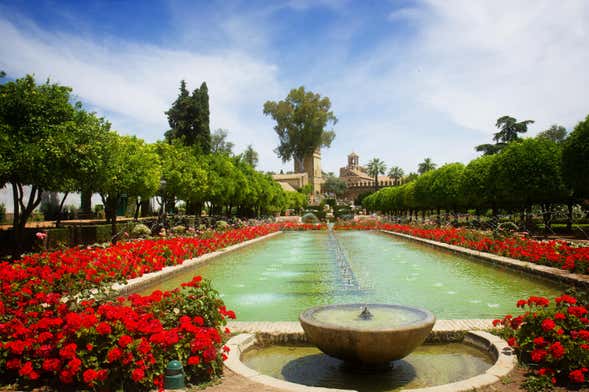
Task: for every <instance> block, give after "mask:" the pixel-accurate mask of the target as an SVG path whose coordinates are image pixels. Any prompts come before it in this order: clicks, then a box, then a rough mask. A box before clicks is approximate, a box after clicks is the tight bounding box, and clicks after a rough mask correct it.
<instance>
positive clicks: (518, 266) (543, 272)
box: [380, 230, 589, 289]
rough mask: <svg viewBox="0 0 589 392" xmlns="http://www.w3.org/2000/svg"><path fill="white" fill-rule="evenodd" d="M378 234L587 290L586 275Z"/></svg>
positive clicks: (451, 246)
mask: <svg viewBox="0 0 589 392" xmlns="http://www.w3.org/2000/svg"><path fill="white" fill-rule="evenodd" d="M380 232H382V233H386V234H390V235H393V236H397V237H400V238H404V239H408V240H411V241H415V242H419V243H422V244H426V245H429V246H432V247H434V248H440V249H443V250H447V251H450V252H453V253H460V254H463V255H466V256H470V257H473V258H476V259H478V260H482V261H484V262H487V263H491V264H496V265H500V266H503V267H506V268H509V269H511V270H516V271H521V272H526V273H528V274H531V275H535V276H538V277H540V278H543V279H547V280H550V281H553V282H556V283H560V284H566V285H573V286H576V287H578V288H583V289H589V276H588V275H581V274H574V273H572V272H569V271H565V270H563V269H560V268H555V267H549V266H546V265H541V264H534V263H531V262H529V261H521V260H516V259H512V258H510V257H505V256H499V255H495V254H492V253H487V252H481V251H478V250H473V249H468V248H463V247H461V246H457V245H451V244H446V243H444V242H438V241H434V240H429V239H426V238H420V237H415V236H412V235H409V234H404V233H397V232H395V231H390V230H380Z"/></svg>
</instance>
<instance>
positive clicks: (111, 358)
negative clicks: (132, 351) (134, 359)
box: [106, 347, 123, 363]
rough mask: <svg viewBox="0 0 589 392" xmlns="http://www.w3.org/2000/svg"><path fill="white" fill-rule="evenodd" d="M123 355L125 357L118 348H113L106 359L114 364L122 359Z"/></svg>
mask: <svg viewBox="0 0 589 392" xmlns="http://www.w3.org/2000/svg"><path fill="white" fill-rule="evenodd" d="M121 355H123V352H122V351H121V349H120V348H118V347H113V348H112V349H111V350H110V351H109V352H108V354H106V359H108V362H110V363H113V362H114V361H116V360H117V359H119V358H120V357H121Z"/></svg>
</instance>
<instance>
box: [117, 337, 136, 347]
mask: <svg viewBox="0 0 589 392" xmlns="http://www.w3.org/2000/svg"><path fill="white" fill-rule="evenodd" d="M131 342H133V338H132V337H131V336H129V335H123V336H121V337H120V338H119V341H118V344H119V346H120V347H121V348H125V347H127V346H128V345H129V344H131Z"/></svg>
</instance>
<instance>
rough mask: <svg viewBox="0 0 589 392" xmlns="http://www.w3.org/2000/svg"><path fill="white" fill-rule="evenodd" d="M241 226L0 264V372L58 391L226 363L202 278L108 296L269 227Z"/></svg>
mask: <svg viewBox="0 0 589 392" xmlns="http://www.w3.org/2000/svg"><path fill="white" fill-rule="evenodd" d="M279 229H280V226H279V225H262V226H257V227H246V228H241V229H235V230H230V231H227V232H222V233H215V234H214V235H213V236H212V237H211V238H207V239H201V238H196V237H193V238H170V239H157V240H140V241H130V242H121V243H118V244H116V245H113V246H108V247H92V248H72V249H67V250H62V251H56V252H48V253H41V254H34V255H28V256H25V257H23V258H22V259H21V260H19V261H17V262H14V263H9V262H2V263H0V276H2V282H1V286H0V380H1V382H2V383H3V384H7V383H13V382H20V383H21V384H30V385H36V384H44V385H52V386H55V387H56V388H57V389H58V390H63V389H79V388H80V387H81V388H85V389H86V388H90V389H93V388H95V389H106V390H115V389H118V388H119V387H120V386H121V384H128V383H133V384H135V386H136V387H139V388H144V389H149V388H153V387H154V386H155V387H158V388H161V387H162V386H163V385H162V380H163V372H164V369H165V366H166V365H167V363H168V361H169V360H171V359H179V360H181V361H182V362H183V364H184V366H185V367H186V369H185V370H186V373H187V375H188V376H189V377H191V378H193V379H194V380H195V381H202V380H204V379H206V378H208V377H210V376H212V375H215V374H218V373H219V372H220V370H221V368H222V360H223V358H224V355H225V354H224V352H223V348H224V347H223V344H222V341H223V335H224V334H225V333H227V332H228V331H226V330H223V329H222V327H223V326H224V325H225V319H226V318H227V317H229V318H234V317H235V313H233V312H232V311H228V310H226V309H225V306H224V305H223V302H222V301H221V299H220V298H219V296H218V294H217V293H216V292H215V291H214V290H212V289H211V287H210V285H209V283H208V282H207V281H201V278H200V277H195V279H194V280H193V281H192V282H189V283H187V284H185V285H184V286H186V287H185V289H184V290H174V291H170V292H160V291H156V292H154V293H153V294H152V295H150V296H146V297H142V296H138V295H131V296H129V297H127V298H123V297H121V298H118V299H117V300H114V301H113V300H111V299H108V297H106V296H105V295H106V291H105V290H106V289H107V288H108V287H110V285H111V284H112V283H114V282H124V281H125V280H126V279H129V278H134V277H137V276H140V275H142V274H144V273H146V272H151V271H157V270H161V269H162V268H163V267H164V266H167V265H176V264H180V263H182V261H183V260H185V259H189V258H192V257H196V256H199V255H202V254H204V253H208V252H211V251H214V250H217V249H220V248H223V247H226V246H229V245H232V244H236V243H239V242H243V241H246V240H249V239H253V238H256V237H259V236H263V235H266V234H269V233H271V232H275V231H277V230H279Z"/></svg>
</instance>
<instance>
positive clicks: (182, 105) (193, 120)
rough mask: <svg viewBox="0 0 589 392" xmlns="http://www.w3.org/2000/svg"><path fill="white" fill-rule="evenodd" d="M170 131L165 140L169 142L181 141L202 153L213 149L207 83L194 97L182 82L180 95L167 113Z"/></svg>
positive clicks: (193, 93) (194, 93)
mask: <svg viewBox="0 0 589 392" xmlns="http://www.w3.org/2000/svg"><path fill="white" fill-rule="evenodd" d="M166 115H167V116H168V123H169V124H170V128H171V129H170V130H169V131H167V132H166V134H165V138H166V140H167V141H168V142H170V143H171V142H172V141H173V140H180V141H181V143H182V144H184V145H187V146H196V147H197V148H198V149H199V150H200V151H201V152H203V153H205V154H206V153H209V151H210V149H211V131H210V127H209V92H208V88H207V85H206V83H205V82H203V83H202V84H201V86H200V88H197V89H195V90H194V91H193V92H192V95H191V94H189V92H188V90H187V89H186V82H185V81H184V80H182V81H181V82H180V93H179V94H178V98H176V100H175V101H174V103H173V104H172V107H171V108H170V110H168V111H167V112H166Z"/></svg>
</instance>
